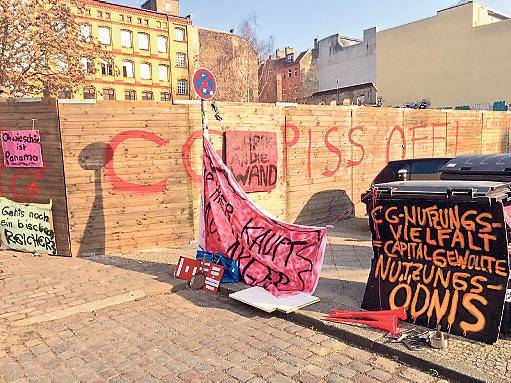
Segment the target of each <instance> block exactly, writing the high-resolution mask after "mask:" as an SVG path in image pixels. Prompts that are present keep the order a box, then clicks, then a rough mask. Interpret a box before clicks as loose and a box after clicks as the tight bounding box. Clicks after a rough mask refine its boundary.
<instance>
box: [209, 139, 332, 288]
mask: <svg viewBox="0 0 511 383" xmlns="http://www.w3.org/2000/svg"><path fill="white" fill-rule="evenodd" d="M203 141H204V157H203V172H204V176H203V177H204V185H203V195H202V201H203V204H202V209H201V230H200V245H201V248H203V249H205V250H206V251H208V252H210V253H219V254H223V255H224V256H226V257H228V258H230V259H233V260H235V261H236V262H237V263H238V265H239V269H240V272H241V276H242V279H243V280H244V281H245V283H247V284H248V285H251V286H261V287H264V288H265V289H267V290H268V291H269V292H270V293H272V294H273V295H275V296H277V297H283V296H292V295H297V294H300V293H305V294H312V293H313V292H314V290H315V289H316V286H317V284H318V281H319V274H320V272H321V267H322V265H323V258H324V255H325V246H326V238H327V237H326V234H327V232H326V228H319V227H307V226H300V225H291V224H288V223H285V222H282V221H279V220H277V219H275V218H272V217H270V216H269V215H268V214H267V213H265V212H263V211H262V210H260V209H259V208H258V207H257V206H255V205H254V204H253V203H252V201H250V199H249V197H248V195H247V194H246V193H245V192H244V191H243V190H242V189H241V187H240V185H238V183H237V182H236V179H235V178H234V176H233V174H232V173H231V172H230V171H229V169H228V168H227V167H226V166H225V165H224V163H223V162H222V160H221V158H220V157H219V156H218V154H217V153H216V152H215V151H214V150H213V148H212V147H211V144H210V143H209V141H208V139H204V140H203Z"/></svg>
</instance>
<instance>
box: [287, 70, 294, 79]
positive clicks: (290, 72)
mask: <svg viewBox="0 0 511 383" xmlns="http://www.w3.org/2000/svg"><path fill="white" fill-rule="evenodd" d="M287 74H288V77H289V78H291V76H292V75H293V72H292V71H291V69H289V70H288V72H287Z"/></svg>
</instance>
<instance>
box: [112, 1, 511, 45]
mask: <svg viewBox="0 0 511 383" xmlns="http://www.w3.org/2000/svg"><path fill="white" fill-rule="evenodd" d="M109 1H112V2H115V3H118V4H125V5H130V6H134V7H139V6H140V4H141V3H142V1H141V0H109ZM457 2H458V0H428V1H422V0H412V1H410V0H408V1H403V0H358V1H357V0H181V16H186V15H192V19H193V24H194V25H195V26H200V27H207V28H214V29H220V30H225V31H228V30H230V29H231V28H234V29H235V30H236V27H237V26H238V25H239V24H240V21H241V20H242V19H243V18H246V17H249V16H250V15H252V14H255V15H256V16H257V23H258V27H257V33H258V36H259V38H260V39H267V38H269V37H270V36H273V37H274V38H275V47H276V48H284V47H285V46H290V47H293V48H295V50H297V51H303V50H306V49H308V48H312V47H313V44H314V39H315V38H319V39H322V38H325V37H328V36H330V35H333V34H335V33H339V34H341V35H344V36H350V37H355V38H360V39H361V38H362V36H363V31H364V29H368V28H372V27H375V26H376V27H378V30H383V29H388V28H392V27H396V26H399V25H402V24H406V23H409V22H412V21H415V20H419V19H423V18H426V17H431V16H434V15H435V14H436V12H437V11H438V10H440V9H443V8H447V7H449V6H452V5H455V4H456V3H457ZM483 3H484V4H486V5H487V6H489V7H490V8H492V9H494V10H496V11H500V12H502V13H504V14H506V15H509V16H511V1H510V0H485V1H483Z"/></svg>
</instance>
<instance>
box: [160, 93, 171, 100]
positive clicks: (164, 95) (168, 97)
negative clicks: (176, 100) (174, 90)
mask: <svg viewBox="0 0 511 383" xmlns="http://www.w3.org/2000/svg"><path fill="white" fill-rule="evenodd" d="M161 100H162V101H172V95H171V94H170V93H162V94H161Z"/></svg>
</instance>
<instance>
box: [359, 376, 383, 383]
mask: <svg viewBox="0 0 511 383" xmlns="http://www.w3.org/2000/svg"><path fill="white" fill-rule="evenodd" d="M353 382H356V383H378V380H376V379H373V378H370V377H368V376H366V375H357V376H355V377H354V378H353Z"/></svg>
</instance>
